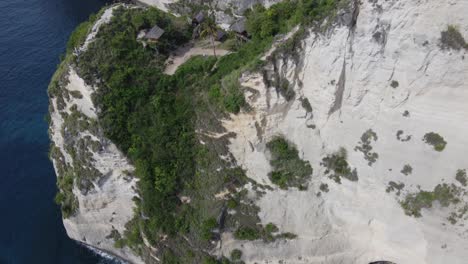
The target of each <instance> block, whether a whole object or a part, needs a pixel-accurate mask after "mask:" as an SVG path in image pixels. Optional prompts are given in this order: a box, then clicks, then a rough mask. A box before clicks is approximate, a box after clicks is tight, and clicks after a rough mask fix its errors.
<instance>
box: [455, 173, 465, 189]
mask: <svg viewBox="0 0 468 264" xmlns="http://www.w3.org/2000/svg"><path fill="white" fill-rule="evenodd" d="M455 179H456V180H457V181H458V182H460V183H461V185H463V186H466V185H467V182H468V178H467V177H466V170H458V171H457V174H456V175H455Z"/></svg>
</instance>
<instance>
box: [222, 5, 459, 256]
mask: <svg viewBox="0 0 468 264" xmlns="http://www.w3.org/2000/svg"><path fill="white" fill-rule="evenodd" d="M356 8H358V9H356V13H355V14H356V15H357V17H356V18H357V20H356V24H355V26H348V25H338V26H336V27H334V28H333V29H332V30H330V31H327V32H324V33H316V32H314V31H311V32H310V34H309V36H308V37H307V38H306V39H305V40H304V41H303V43H302V46H303V49H302V50H299V51H297V52H298V54H299V58H300V60H299V63H296V62H295V61H294V60H293V59H291V58H290V57H288V56H287V55H284V56H281V55H280V58H281V57H285V58H286V59H284V60H283V59H277V60H276V61H275V62H274V63H276V68H277V69H279V74H280V75H283V76H285V77H287V79H288V80H289V83H291V84H293V85H294V90H295V93H296V97H295V98H294V100H291V101H286V100H285V99H284V98H283V97H282V96H281V95H279V94H278V93H277V92H276V90H275V89H274V87H270V88H267V86H266V85H265V83H264V79H263V76H262V75H261V74H260V73H251V74H249V73H247V74H244V75H243V77H242V82H243V84H242V85H243V86H244V87H249V88H251V89H248V91H249V92H247V94H246V97H247V99H248V102H249V104H250V106H251V107H252V110H251V111H249V112H243V113H241V114H239V115H236V116H234V115H233V116H232V117H231V119H230V120H226V121H225V122H224V124H225V127H226V129H227V130H228V132H235V133H236V134H237V137H236V138H234V139H232V140H231V145H230V150H231V152H232V153H233V155H234V156H235V158H236V159H237V161H238V163H239V164H240V165H241V166H242V167H243V168H245V169H246V170H247V176H248V177H250V178H252V179H255V180H256V181H257V182H259V183H262V184H268V185H271V186H272V187H274V190H272V191H268V190H266V194H265V195H263V196H262V197H260V198H259V199H258V201H257V205H258V206H259V207H260V214H259V216H260V218H261V220H262V224H267V223H269V222H272V223H274V224H276V225H277V226H278V228H279V229H280V230H281V232H292V233H294V234H297V235H298V237H297V238H296V239H293V240H287V241H284V240H283V241H276V242H274V243H269V244H265V243H264V242H262V241H254V242H245V241H236V240H233V239H232V235H231V234H229V233H228V234H224V235H223V238H222V247H221V248H220V249H219V251H218V253H223V254H224V255H228V254H229V252H231V250H232V249H234V248H238V249H241V250H242V251H243V260H244V261H245V262H246V263H278V262H279V261H284V262H283V263H369V262H371V261H379V260H387V261H392V262H395V263H400V264H405V263H466V259H468V236H467V229H466V227H465V225H466V224H467V218H466V216H464V217H463V218H461V219H459V220H458V222H457V223H456V224H450V223H449V222H448V221H447V217H448V216H449V214H450V212H451V211H454V210H456V208H454V207H448V208H445V207H441V206H439V205H438V204H437V203H435V204H434V206H433V207H432V208H430V209H423V210H422V217H420V218H414V217H411V216H407V215H405V213H404V210H403V209H402V208H401V206H400V204H399V201H400V200H402V199H403V198H404V197H405V195H406V194H408V193H412V192H416V191H418V190H419V188H420V189H421V190H427V191H431V190H433V188H434V187H435V186H436V185H437V184H440V183H444V182H445V183H449V184H450V183H454V184H459V183H457V182H456V180H455V174H456V172H457V170H458V169H465V168H467V167H468V160H467V159H466V156H465V155H464V153H465V152H466V150H467V149H468V148H467V146H468V137H466V135H468V104H467V102H468V82H467V81H468V58H465V57H466V56H467V55H468V54H467V51H466V50H463V49H461V50H458V51H457V50H447V49H442V48H441V47H440V37H441V31H443V30H445V29H446V28H447V26H448V25H455V26H456V27H458V29H459V31H460V32H461V34H462V35H464V36H468V17H467V16H466V14H467V13H468V1H464V0H447V1H439V0H417V1H397V0H386V1H383V0H373V1H362V2H360V3H359V4H358V5H357V6H356ZM270 67H271V65H270ZM267 68H268V67H267ZM270 70H271V69H270ZM392 81H396V82H398V87H396V88H394V87H392ZM252 91H253V92H252ZM301 98H307V99H308V101H309V102H310V105H311V106H312V109H313V111H312V113H307V111H306V110H305V109H304V108H303V107H302V106H301V100H300V99H301ZM405 111H408V112H407V113H409V114H404V113H405ZM259 128H260V129H259ZM368 129H372V130H373V131H374V132H375V133H376V134H377V136H378V139H377V140H376V141H375V142H372V146H373V151H375V152H376V153H378V155H379V158H378V160H377V161H376V162H375V163H374V164H372V165H371V166H370V165H369V164H368V161H367V160H366V159H364V156H363V153H362V152H359V151H355V150H354V149H355V147H356V146H357V145H358V142H359V141H360V137H361V135H362V134H363V133H364V132H365V131H366V130H368ZM398 130H402V131H404V133H405V135H411V136H412V137H411V140H409V141H406V142H402V141H399V140H397V138H396V133H397V131H398ZM428 132H437V133H439V134H440V135H442V136H443V137H444V138H445V140H446V141H447V146H446V148H445V150H444V151H442V152H437V151H434V149H433V148H432V147H431V146H429V145H428V144H426V143H425V142H423V141H422V138H423V136H424V135H425V133H428ZM277 135H283V136H284V137H285V138H287V139H288V140H289V141H290V142H292V143H293V144H294V145H295V146H296V147H297V148H298V150H299V153H300V155H301V157H302V158H303V159H305V160H308V161H309V162H310V163H311V165H312V167H313V168H314V173H313V176H312V180H311V184H310V185H309V189H308V190H307V191H299V190H297V189H289V190H281V189H279V188H277V187H276V186H275V185H274V184H271V182H270V181H269V179H268V172H269V171H270V170H271V168H270V164H269V161H268V157H269V154H268V151H267V150H266V147H265V143H266V142H267V141H268V140H270V139H271V138H272V137H274V136H277ZM340 147H344V148H345V149H346V150H347V152H348V162H349V163H350V165H351V166H352V167H353V168H356V169H357V172H358V175H359V180H358V181H357V182H351V181H348V180H342V184H337V183H335V182H334V181H332V180H330V179H329V178H328V177H326V176H324V170H325V168H323V167H322V166H321V165H320V162H321V160H322V158H323V157H324V156H325V155H327V154H330V153H333V152H335V151H337V150H338V149H339V148H340ZM405 164H410V165H411V166H412V168H413V172H412V174H411V175H408V176H405V175H404V174H402V173H401V172H400V171H401V170H402V168H403V166H404V165H405ZM389 181H395V182H402V183H404V184H405V187H404V189H403V190H402V194H401V195H399V196H398V195H396V194H395V193H387V192H386V188H387V186H388V183H389ZM320 183H326V184H328V186H329V189H330V191H329V192H327V193H325V192H323V193H322V194H321V195H320V196H319V197H318V196H317V192H319V188H318V187H319V185H320ZM465 193H466V191H465ZM461 199H462V202H461V203H460V204H466V202H467V197H466V195H465V196H463V197H461Z"/></svg>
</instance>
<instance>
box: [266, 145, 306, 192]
mask: <svg viewBox="0 0 468 264" xmlns="http://www.w3.org/2000/svg"><path fill="white" fill-rule="evenodd" d="M266 146H267V148H268V149H269V150H270V153H271V160H270V164H271V166H272V167H273V171H272V172H270V174H269V176H270V179H271V181H272V182H273V183H274V184H276V185H278V186H279V187H280V188H281V189H287V188H288V187H298V188H306V186H307V185H306V184H307V180H308V179H309V178H310V176H311V174H312V167H311V166H310V164H309V162H308V161H304V160H302V159H301V158H299V153H298V151H297V149H296V148H295V147H294V146H292V145H291V144H290V143H289V142H287V141H286V140H285V139H284V138H282V137H277V138H274V139H273V140H271V141H270V142H268V143H267V145H266Z"/></svg>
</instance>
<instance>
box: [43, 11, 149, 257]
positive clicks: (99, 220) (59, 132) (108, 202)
mask: <svg viewBox="0 0 468 264" xmlns="http://www.w3.org/2000/svg"><path fill="white" fill-rule="evenodd" d="M114 8H116V6H113V7H110V8H109V9H107V10H105V12H104V13H103V15H102V17H101V18H100V19H99V20H98V21H97V22H96V24H95V25H94V27H93V28H92V31H91V33H90V34H89V35H88V37H87V39H86V41H85V43H84V45H83V46H82V47H81V48H80V51H83V50H85V49H86V48H87V46H88V45H89V43H91V42H92V41H93V39H94V37H95V36H96V34H97V32H98V31H99V27H100V26H101V25H102V24H104V23H108V22H109V21H110V18H111V17H112V11H113V9H114ZM67 68H68V70H69V72H68V77H67V78H68V84H67V85H66V86H65V87H61V88H60V89H63V91H64V92H63V93H62V95H65V94H68V96H63V97H62V99H63V102H64V107H63V109H61V108H60V107H59V106H58V98H57V97H55V98H51V103H52V111H51V113H50V116H51V125H50V137H51V140H52V143H53V144H54V145H55V146H56V147H57V148H58V150H59V151H60V154H61V155H62V156H63V160H57V159H53V163H54V167H55V170H56V172H57V174H58V177H63V175H60V173H59V172H60V170H59V169H58V167H59V162H63V164H66V165H67V166H70V167H74V166H76V163H75V160H74V159H76V157H73V155H71V154H70V153H69V152H68V151H67V147H70V146H71V147H72V148H76V142H77V141H79V140H81V139H85V138H90V139H91V140H92V141H94V142H99V144H100V149H99V151H95V150H93V149H92V147H91V146H86V151H88V152H89V153H91V154H92V158H91V161H90V166H92V167H93V168H94V169H96V170H97V171H98V172H99V173H100V174H101V176H100V177H98V178H97V179H95V180H94V181H93V182H92V185H93V188H92V189H91V190H90V191H88V192H85V193H83V192H82V191H80V189H79V188H78V187H77V182H76V181H77V180H75V183H74V187H73V194H74V195H75V196H76V198H77V201H78V210H77V212H76V213H75V214H73V215H72V216H71V217H69V218H66V219H64V220H63V223H64V226H65V229H66V231H67V234H68V236H69V237H70V238H72V239H74V240H76V241H79V242H82V243H84V244H86V245H87V246H90V247H92V248H95V249H99V250H101V251H104V252H108V253H111V254H113V255H116V256H119V257H121V258H122V259H124V260H128V261H130V262H132V263H143V261H142V260H141V258H140V257H139V256H136V255H135V254H134V252H133V251H131V250H130V249H129V248H126V247H125V248H122V249H117V248H115V246H114V243H115V240H114V239H113V238H112V237H110V236H109V235H110V234H111V232H115V231H113V230H116V231H118V232H119V234H120V235H123V234H124V231H125V224H126V223H127V222H128V221H130V220H131V219H132V218H133V215H134V211H133V210H134V207H135V204H134V202H133V198H134V197H135V196H138V194H137V193H136V191H135V190H136V178H135V177H134V175H133V171H134V167H133V166H132V165H131V164H130V163H129V161H128V160H127V158H126V157H125V156H124V155H123V153H122V152H121V151H120V150H118V149H117V147H116V146H115V144H113V143H112V142H110V141H109V140H108V139H106V138H105V137H103V136H102V135H101V134H96V131H95V130H93V129H91V128H89V129H85V130H83V131H80V132H79V133H78V135H77V136H72V138H71V139H70V138H67V139H65V138H64V133H66V132H67V128H66V126H65V119H64V115H70V114H72V113H73V111H74V110H72V108H73V107H74V106H76V112H78V113H80V114H83V115H84V116H86V117H87V118H88V119H89V120H94V121H96V119H97V114H96V111H97V110H96V107H95V106H94V104H93V102H92V100H91V96H92V94H93V93H94V92H95V89H96V88H95V87H91V86H89V85H86V84H85V82H84V80H83V79H82V78H81V77H80V76H79V75H78V74H77V72H76V71H75V70H74V69H73V68H71V67H69V66H67ZM73 92H75V93H79V95H80V96H78V97H76V96H71V95H70V94H71V93H73ZM86 142H88V141H86ZM82 166H86V165H82ZM81 176H86V175H81Z"/></svg>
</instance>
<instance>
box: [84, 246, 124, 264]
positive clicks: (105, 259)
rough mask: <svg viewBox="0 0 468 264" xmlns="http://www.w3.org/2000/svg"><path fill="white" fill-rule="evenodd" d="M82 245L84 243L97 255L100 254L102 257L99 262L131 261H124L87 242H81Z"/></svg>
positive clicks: (117, 263)
mask: <svg viewBox="0 0 468 264" xmlns="http://www.w3.org/2000/svg"><path fill="white" fill-rule="evenodd" d="M80 244H81V245H83V246H84V247H86V248H87V249H89V250H90V251H91V252H92V253H93V254H95V255H97V256H100V257H102V259H101V260H99V262H98V264H130V263H129V262H127V261H124V260H122V259H120V258H118V257H116V256H114V255H111V254H109V253H107V252H105V251H102V250H100V249H97V248H94V247H91V246H89V245H86V244H83V243H80Z"/></svg>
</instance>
